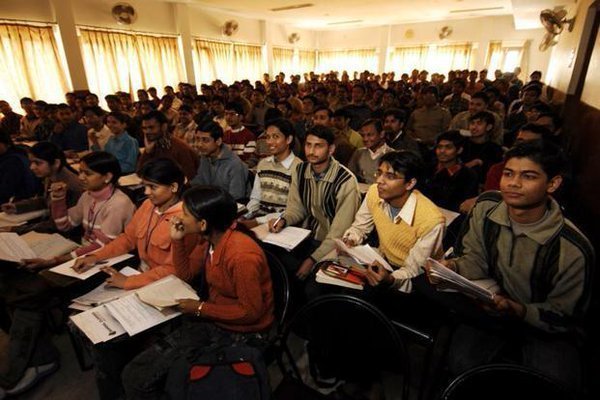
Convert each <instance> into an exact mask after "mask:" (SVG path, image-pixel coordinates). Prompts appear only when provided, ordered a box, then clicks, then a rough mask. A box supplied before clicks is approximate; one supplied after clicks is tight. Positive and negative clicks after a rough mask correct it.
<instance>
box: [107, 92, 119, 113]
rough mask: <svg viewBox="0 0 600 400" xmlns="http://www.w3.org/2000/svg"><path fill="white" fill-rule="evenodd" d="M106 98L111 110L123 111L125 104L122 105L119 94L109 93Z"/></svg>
mask: <svg viewBox="0 0 600 400" xmlns="http://www.w3.org/2000/svg"><path fill="white" fill-rule="evenodd" d="M104 100H105V101H106V106H107V107H108V109H109V111H110V112H121V110H122V109H123V106H122V105H121V100H119V96H117V95H115V94H109V95H106V96H104Z"/></svg>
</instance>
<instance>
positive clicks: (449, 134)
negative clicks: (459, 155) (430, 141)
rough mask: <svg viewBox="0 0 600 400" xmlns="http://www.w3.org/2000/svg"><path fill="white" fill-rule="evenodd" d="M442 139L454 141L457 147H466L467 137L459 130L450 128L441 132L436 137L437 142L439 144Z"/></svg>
mask: <svg viewBox="0 0 600 400" xmlns="http://www.w3.org/2000/svg"><path fill="white" fill-rule="evenodd" d="M442 140H446V141H448V142H452V143H453V144H454V147H456V148H457V149H458V148H461V147H464V145H465V137H464V136H463V135H461V134H460V132H459V131H457V130H450V131H446V132H442V133H440V134H439V135H438V136H437V137H436V138H435V144H436V145H437V144H439V143H440V142H441V141H442Z"/></svg>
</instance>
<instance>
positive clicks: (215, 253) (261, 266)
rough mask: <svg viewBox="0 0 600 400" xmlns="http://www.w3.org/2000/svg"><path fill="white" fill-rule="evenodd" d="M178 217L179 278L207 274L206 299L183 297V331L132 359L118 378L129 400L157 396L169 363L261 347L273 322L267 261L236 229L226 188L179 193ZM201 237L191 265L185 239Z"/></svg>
mask: <svg viewBox="0 0 600 400" xmlns="http://www.w3.org/2000/svg"><path fill="white" fill-rule="evenodd" d="M183 201H184V206H183V214H180V216H179V217H177V218H173V221H172V228H171V237H172V240H173V244H172V246H173V249H174V258H175V265H176V273H177V276H179V277H180V278H182V279H184V280H188V281H189V280H191V278H193V277H194V276H196V275H198V274H200V273H202V274H203V275H204V276H206V287H207V289H208V297H206V298H202V299H200V300H192V299H181V300H179V307H178V308H179V310H180V311H181V312H182V313H183V314H184V318H183V321H182V326H181V327H180V328H178V329H177V330H176V331H174V332H173V333H171V334H170V335H169V336H167V337H166V338H164V339H163V340H161V341H160V342H158V343H156V344H155V345H153V346H151V347H150V348H149V349H147V350H146V351H144V352H142V353H141V354H139V355H138V356H137V357H135V358H134V359H133V361H131V362H130V363H129V364H128V365H127V367H125V370H124V371H123V374H122V382H123V386H124V387H125V392H126V394H127V398H128V399H132V400H133V399H158V398H162V397H161V396H163V395H164V393H163V392H164V382H165V378H166V376H167V374H168V373H169V369H170V368H171V366H172V365H173V363H174V361H175V360H176V359H177V358H179V357H181V356H184V355H186V354H192V353H195V352H202V351H203V350H204V349H206V348H207V347H209V346H212V345H214V344H218V345H221V346H227V345H231V344H235V343H246V344H248V345H250V346H254V347H258V348H259V349H262V348H263V347H264V345H265V343H266V341H265V339H266V337H267V333H268V331H269V328H270V326H271V325H272V323H273V320H274V316H273V311H274V301H273V289H272V284H271V276H270V273H269V267H268V264H267V260H266V257H265V255H264V253H263V251H262V249H261V248H260V247H259V246H258V244H257V243H256V242H255V241H254V240H252V239H251V238H250V237H249V236H246V235H245V234H244V233H242V232H240V231H238V230H236V229H235V228H234V226H235V218H236V213H237V211H236V205H235V201H234V200H233V198H232V197H231V196H230V195H229V194H228V193H227V192H226V191H224V190H223V189H221V188H217V187H214V186H197V187H194V188H192V189H190V190H188V191H187V192H185V194H184V195H183ZM187 236H200V237H201V243H200V244H199V245H198V246H196V247H195V249H194V253H195V254H198V255H200V256H201V257H204V259H203V261H202V262H195V263H194V262H191V261H190V259H189V257H188V252H187V250H186V249H187V246H186V245H185V244H184V243H183V240H182V239H183V238H184V237H187Z"/></svg>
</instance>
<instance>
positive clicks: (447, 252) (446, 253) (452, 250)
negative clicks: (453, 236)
mask: <svg viewBox="0 0 600 400" xmlns="http://www.w3.org/2000/svg"><path fill="white" fill-rule="evenodd" d="M452 253H454V247H450V248H449V249H448V250H446V252H445V253H444V255H443V256H442V259H443V260H445V259H446V258H448V257H450V255H451V254H452Z"/></svg>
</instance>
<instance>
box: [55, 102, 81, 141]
mask: <svg viewBox="0 0 600 400" xmlns="http://www.w3.org/2000/svg"><path fill="white" fill-rule="evenodd" d="M56 115H57V118H58V123H56V124H55V125H54V130H53V132H52V136H50V141H51V142H52V143H54V144H55V145H57V146H58V147H59V148H60V149H61V150H62V151H69V150H70V151H74V152H79V151H85V150H87V149H88V135H87V129H86V128H85V126H83V125H82V124H80V123H79V122H77V121H76V120H75V113H74V112H73V110H71V107H69V106H68V105H66V104H64V103H63V104H59V105H58V107H57V114H56Z"/></svg>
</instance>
